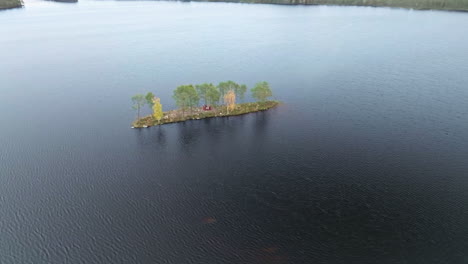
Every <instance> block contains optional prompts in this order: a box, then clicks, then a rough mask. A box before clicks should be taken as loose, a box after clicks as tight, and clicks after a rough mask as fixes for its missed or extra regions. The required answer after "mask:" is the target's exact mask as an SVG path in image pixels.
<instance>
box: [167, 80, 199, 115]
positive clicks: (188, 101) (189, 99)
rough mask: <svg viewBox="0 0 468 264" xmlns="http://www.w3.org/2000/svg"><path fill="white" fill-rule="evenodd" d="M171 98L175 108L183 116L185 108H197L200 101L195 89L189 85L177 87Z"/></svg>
mask: <svg viewBox="0 0 468 264" xmlns="http://www.w3.org/2000/svg"><path fill="white" fill-rule="evenodd" d="M172 97H173V98H174V99H175V100H176V104H177V106H179V107H180V108H181V109H182V112H183V114H184V115H185V109H186V108H190V109H192V107H194V106H197V105H198V103H199V101H200V97H198V94H197V91H196V90H195V87H194V86H193V85H191V84H189V85H181V86H179V87H177V89H175V90H174V95H173V96H172Z"/></svg>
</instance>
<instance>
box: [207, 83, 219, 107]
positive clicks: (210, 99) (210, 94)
mask: <svg viewBox="0 0 468 264" xmlns="http://www.w3.org/2000/svg"><path fill="white" fill-rule="evenodd" d="M220 96H221V94H220V93H219V91H218V89H217V88H216V86H214V85H212V84H210V86H209V87H208V89H207V91H206V102H207V104H208V105H215V104H216V103H217V102H218V101H219V98H220Z"/></svg>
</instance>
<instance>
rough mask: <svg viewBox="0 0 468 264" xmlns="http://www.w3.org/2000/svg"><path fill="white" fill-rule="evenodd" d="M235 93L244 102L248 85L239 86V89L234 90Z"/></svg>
mask: <svg viewBox="0 0 468 264" xmlns="http://www.w3.org/2000/svg"><path fill="white" fill-rule="evenodd" d="M234 92H235V93H236V96H237V97H239V99H241V100H244V98H245V92H247V85H245V84H240V85H237V87H236V88H235V89H234Z"/></svg>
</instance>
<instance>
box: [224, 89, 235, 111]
mask: <svg viewBox="0 0 468 264" xmlns="http://www.w3.org/2000/svg"><path fill="white" fill-rule="evenodd" d="M224 103H225V104H226V109H227V113H228V114H229V111H232V110H234V108H235V107H236V93H235V92H234V91H233V90H229V91H228V92H227V93H226V94H225V95H224Z"/></svg>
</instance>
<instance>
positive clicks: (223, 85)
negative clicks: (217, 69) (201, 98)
mask: <svg viewBox="0 0 468 264" xmlns="http://www.w3.org/2000/svg"><path fill="white" fill-rule="evenodd" d="M237 86H238V84H237V83H235V82H233V81H227V82H220V83H219V84H218V90H219V93H220V96H221V99H224V96H225V95H226V94H227V93H228V92H229V91H230V90H235V89H236V87H237Z"/></svg>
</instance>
